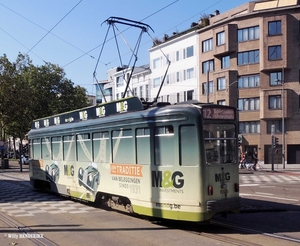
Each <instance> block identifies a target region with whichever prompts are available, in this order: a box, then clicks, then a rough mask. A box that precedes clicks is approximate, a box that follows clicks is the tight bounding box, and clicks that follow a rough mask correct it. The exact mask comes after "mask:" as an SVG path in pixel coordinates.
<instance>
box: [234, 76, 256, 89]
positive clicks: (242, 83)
mask: <svg viewBox="0 0 300 246" xmlns="http://www.w3.org/2000/svg"><path fill="white" fill-rule="evenodd" d="M238 86H239V88H251V87H258V86H259V75H250V76H242V77H240V78H239V79H238Z"/></svg>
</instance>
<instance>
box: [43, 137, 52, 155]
mask: <svg viewBox="0 0 300 246" xmlns="http://www.w3.org/2000/svg"><path fill="white" fill-rule="evenodd" d="M50 153H51V145H50V138H49V137H46V138H42V159H44V160H50V158H51V155H50Z"/></svg>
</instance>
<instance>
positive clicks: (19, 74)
mask: <svg viewBox="0 0 300 246" xmlns="http://www.w3.org/2000/svg"><path fill="white" fill-rule="evenodd" d="M0 103H1V107H0V122H1V129H5V132H6V133H8V134H9V135H11V136H13V137H19V138H20V139H23V138H24V136H25V135H26V134H27V132H28V131H29V130H30V125H31V122H32V121H33V120H35V119H38V118H43V117H46V116H50V115H54V114H59V113H62V112H65V111H71V110H75V109H78V108H83V107H86V106H88V99H87V97H86V90H85V88H83V87H80V86H74V83H73V82H72V81H71V80H69V79H67V78H66V77H65V72H64V70H63V69H62V68H60V67H59V66H58V65H54V64H51V63H45V64H44V65H42V66H34V65H33V64H32V61H31V60H30V59H29V57H28V56H27V55H23V54H20V53H19V55H18V57H17V59H16V62H14V63H11V62H10V61H9V60H8V59H7V57H6V55H4V56H3V57H0Z"/></svg>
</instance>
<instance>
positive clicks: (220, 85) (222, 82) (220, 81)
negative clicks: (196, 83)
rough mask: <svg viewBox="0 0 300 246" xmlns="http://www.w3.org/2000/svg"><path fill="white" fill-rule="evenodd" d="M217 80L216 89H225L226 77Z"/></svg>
mask: <svg viewBox="0 0 300 246" xmlns="http://www.w3.org/2000/svg"><path fill="white" fill-rule="evenodd" d="M217 81H218V91H221V90H225V89H226V79H225V77H223V78H218V79H217Z"/></svg>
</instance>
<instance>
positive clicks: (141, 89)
mask: <svg viewBox="0 0 300 246" xmlns="http://www.w3.org/2000/svg"><path fill="white" fill-rule="evenodd" d="M140 97H143V86H140Z"/></svg>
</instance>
